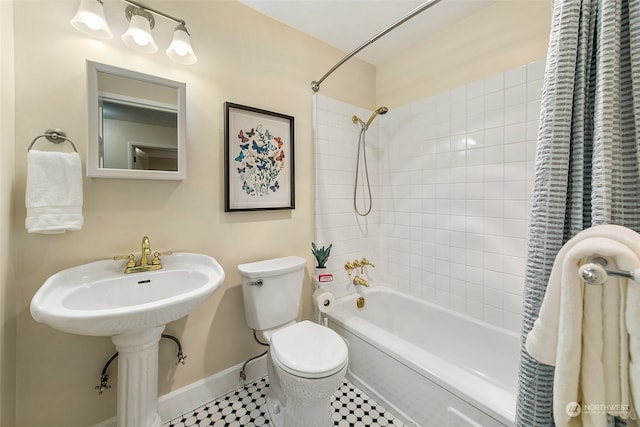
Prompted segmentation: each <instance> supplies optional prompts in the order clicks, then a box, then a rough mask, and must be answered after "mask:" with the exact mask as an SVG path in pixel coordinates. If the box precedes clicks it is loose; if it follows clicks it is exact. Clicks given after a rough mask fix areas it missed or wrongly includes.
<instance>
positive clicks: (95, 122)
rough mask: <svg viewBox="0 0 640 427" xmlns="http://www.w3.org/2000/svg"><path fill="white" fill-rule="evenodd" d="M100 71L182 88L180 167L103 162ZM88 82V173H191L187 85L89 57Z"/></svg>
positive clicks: (167, 176) (165, 176) (171, 176)
mask: <svg viewBox="0 0 640 427" xmlns="http://www.w3.org/2000/svg"><path fill="white" fill-rule="evenodd" d="M98 72H102V73H107V74H113V75H117V76H121V77H127V78H131V79H135V80H141V81H144V82H148V83H155V84H159V85H163V86H168V87H173V88H175V89H177V91H178V170H177V171H152V170H133V169H114V168H102V167H100V165H99V148H98V147H99V141H98V135H99V126H100V117H99V114H100V112H99V90H98ZM87 83H88V94H89V126H88V128H89V138H88V140H87V141H88V144H87V176H89V177H92V178H126V179H158V180H183V179H185V178H186V176H187V157H186V151H187V150H186V119H185V116H186V84H185V83H182V82H177V81H173V80H169V79H165V78H162V77H157V76H151V75H148V74H143V73H138V72H135V71H131V70H126V69H123V68H118V67H114V66H111V65H106V64H100V63H97V62H93V61H89V60H87Z"/></svg>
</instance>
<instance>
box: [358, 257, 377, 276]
mask: <svg viewBox="0 0 640 427" xmlns="http://www.w3.org/2000/svg"><path fill="white" fill-rule="evenodd" d="M359 264H360V274H364V267H365V266H367V265H368V266H371V267H374V268H375V265H373V263H372V262H371V261H369V260H368V259H366V258H362V260H361V261H360V262H359Z"/></svg>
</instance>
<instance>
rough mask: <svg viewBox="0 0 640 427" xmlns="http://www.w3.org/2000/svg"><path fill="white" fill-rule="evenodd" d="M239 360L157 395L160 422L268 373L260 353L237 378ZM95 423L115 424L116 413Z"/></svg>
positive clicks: (98, 426) (109, 426) (100, 426)
mask: <svg viewBox="0 0 640 427" xmlns="http://www.w3.org/2000/svg"><path fill="white" fill-rule="evenodd" d="M242 365H243V364H242V363H240V364H238V365H235V366H232V367H230V368H228V369H225V370H224V371H221V372H218V373H215V374H213V375H211V376H209V377H207V378H203V379H201V380H199V381H196V382H194V383H192V384H189V385H187V386H184V387H182V388H179V389H178V390H174V391H172V392H171V393H168V394H165V395H164V396H160V398H159V399H158V413H159V414H160V418H162V422H163V423H166V422H168V421H171V420H172V419H174V418H176V417H179V416H180V415H182V414H185V413H187V412H189V411H191V410H193V409H196V408H199V407H200V406H203V405H204V404H206V403H208V402H211V401H212V400H215V399H217V398H218V397H220V396H224V395H225V394H227V393H230V392H232V391H233V390H237V389H239V388H240V387H242V386H243V385H245V384H249V383H251V382H252V381H255V380H257V379H259V378H262V377H264V376H265V375H267V358H266V356H262V357H260V358H258V359H256V360H254V361H252V362H251V363H250V364H249V365H247V370H246V375H247V379H246V381H242V380H241V379H240V370H241V369H242ZM94 427H117V419H116V417H113V418H110V419H108V420H106V421H103V422H101V423H99V424H96V425H95V426H94Z"/></svg>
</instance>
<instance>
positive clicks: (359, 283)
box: [353, 276, 369, 288]
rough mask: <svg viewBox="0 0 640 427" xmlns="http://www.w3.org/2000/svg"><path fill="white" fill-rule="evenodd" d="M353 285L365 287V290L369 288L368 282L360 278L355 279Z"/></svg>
mask: <svg viewBox="0 0 640 427" xmlns="http://www.w3.org/2000/svg"><path fill="white" fill-rule="evenodd" d="M353 284H354V285H356V286H364V287H365V288H368V287H369V282H367V281H366V280H365V279H363V278H362V277H360V276H356V277H354V278H353Z"/></svg>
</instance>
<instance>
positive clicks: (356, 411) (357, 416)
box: [162, 377, 404, 427]
mask: <svg viewBox="0 0 640 427" xmlns="http://www.w3.org/2000/svg"><path fill="white" fill-rule="evenodd" d="M267 387H269V382H268V380H267V378H266V377H265V378H262V379H259V380H257V381H255V382H253V383H251V384H248V385H247V386H245V387H243V388H241V389H238V390H236V391H233V392H231V393H229V394H227V395H226V396H223V397H221V398H219V399H217V400H215V401H213V402H210V403H208V404H206V405H204V406H202V407H200V408H197V409H194V410H193V411H190V412H188V413H186V414H184V415H182V416H181V417H178V418H176V419H174V420H172V421H170V422H168V423H166V424H163V426H162V427H208V426H210V427H258V426H272V424H271V422H270V421H269V415H268V414H267V407H266V398H265V395H266V389H267ZM331 407H332V408H333V412H332V418H333V425H334V427H384V426H390V427H404V424H402V423H401V422H400V421H399V420H398V419H396V418H394V417H393V415H391V414H390V413H389V412H387V411H386V410H385V409H384V408H382V407H381V406H380V405H378V404H377V403H376V402H375V401H374V400H372V399H370V398H369V397H368V396H367V395H366V394H365V393H363V392H362V391H361V390H359V389H358V388H357V387H356V386H354V385H353V384H351V383H349V382H347V381H345V382H344V383H343V384H342V386H341V387H340V388H339V389H338V391H336V393H335V394H334V395H333V397H332V398H331ZM295 427H305V426H295Z"/></svg>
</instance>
